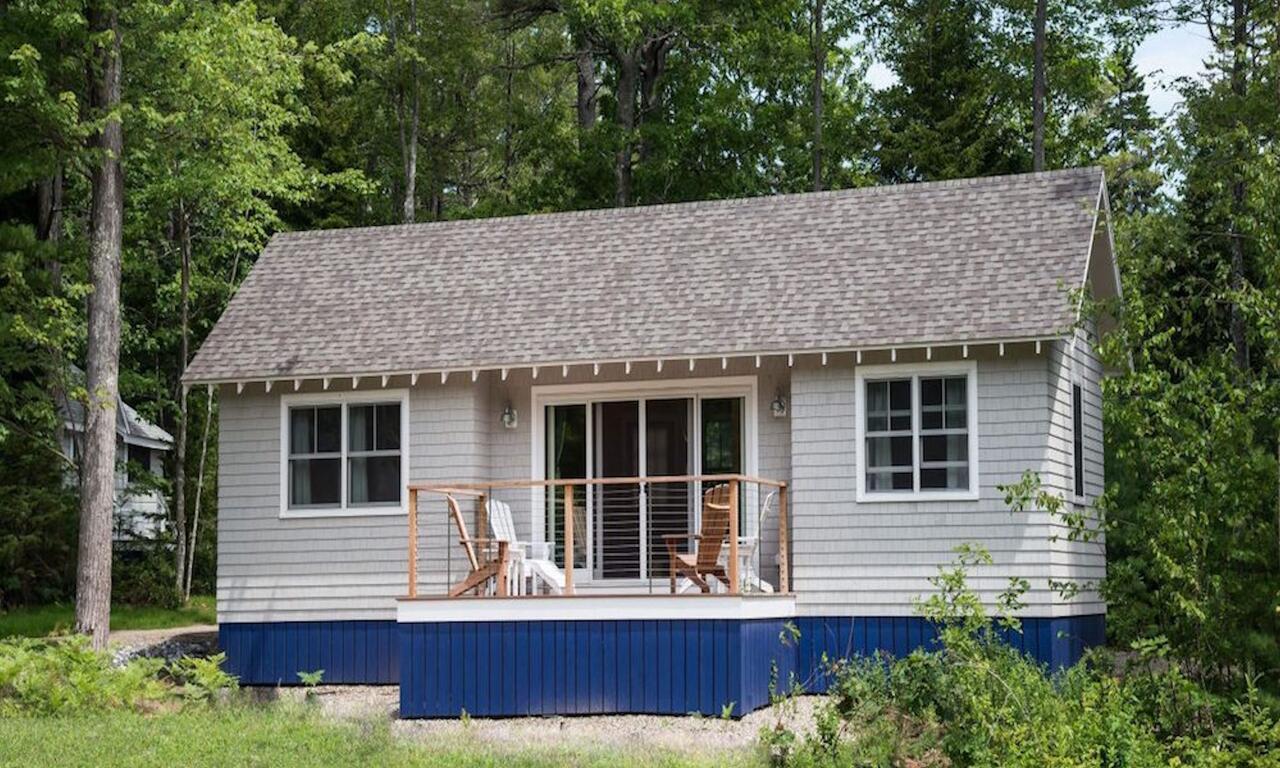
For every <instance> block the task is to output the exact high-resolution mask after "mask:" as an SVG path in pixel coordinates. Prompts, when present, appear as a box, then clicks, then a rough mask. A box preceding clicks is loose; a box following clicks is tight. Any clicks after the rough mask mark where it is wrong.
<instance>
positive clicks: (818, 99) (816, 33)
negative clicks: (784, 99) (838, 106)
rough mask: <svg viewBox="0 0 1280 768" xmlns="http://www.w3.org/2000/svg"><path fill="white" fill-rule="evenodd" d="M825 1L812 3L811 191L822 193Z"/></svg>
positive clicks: (825, 57) (825, 50)
mask: <svg viewBox="0 0 1280 768" xmlns="http://www.w3.org/2000/svg"><path fill="white" fill-rule="evenodd" d="M825 5H826V3H825V0H814V3H813V191H814V192H821V191H822V106H823V105H822V95H823V94H822V90H823V83H824V82H825V80H826V68H827V49H826V44H825V43H824V42H823V39H822V24H823V22H822V12H823V10H824V6H825Z"/></svg>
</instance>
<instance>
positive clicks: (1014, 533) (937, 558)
mask: <svg viewBox="0 0 1280 768" xmlns="http://www.w3.org/2000/svg"><path fill="white" fill-rule="evenodd" d="M1051 366H1052V358H1051V356H1050V355H1047V354H1040V355H1035V354H1025V353H1020V354H1018V355H1010V356H1007V357H999V356H997V355H995V354H993V353H988V352H986V351H984V352H983V356H982V357H981V359H979V361H978V363H977V386H978V439H979V462H980V463H979V485H980V493H979V498H978V500H976V501H921V502H914V501H894V502H864V503H857V502H856V493H857V491H856V489H857V484H856V477H855V472H856V454H857V451H858V450H859V446H858V445H857V440H856V436H855V428H856V418H857V414H855V412H854V404H855V380H856V379H855V376H856V372H855V366H852V365H843V366H839V365H837V366H827V367H825V368H823V367H813V366H805V367H798V368H797V369H796V370H795V371H794V372H793V373H792V380H791V391H792V404H793V412H792V418H791V430H792V472H793V475H794V479H793V494H794V499H795V501H794V506H795V515H794V523H793V530H794V534H793V541H794V544H793V553H792V562H793V564H794V565H793V572H794V579H793V585H794V587H795V590H796V593H797V600H798V601H799V604H800V606H801V608H802V610H803V611H804V612H806V613H814V614H830V615H852V616H878V615H879V616H901V615H904V613H910V612H911V610H912V599H913V598H915V597H916V596H918V595H921V594H925V593H928V592H929V591H930V590H931V589H932V587H931V585H930V584H929V581H928V580H929V578H930V577H932V576H934V575H936V574H937V572H938V568H939V567H940V566H945V565H947V564H948V563H950V562H951V561H952V559H953V557H954V554H953V549H954V548H955V547H956V546H958V545H960V544H962V543H966V542H975V543H979V544H982V545H983V546H985V547H987V549H988V550H989V551H990V552H991V555H992V558H993V560H994V563H993V565H992V566H990V567H984V568H979V569H977V570H976V571H975V572H974V574H973V577H972V578H971V585H972V586H973V587H974V588H975V589H977V590H978V591H979V593H980V594H981V595H982V596H983V598H984V599H986V600H988V601H993V600H994V599H995V597H996V596H997V595H998V594H999V592H1000V591H1001V590H1003V589H1004V588H1005V586H1007V584H1008V578H1009V577H1011V576H1018V577H1022V578H1026V579H1028V581H1029V582H1030V584H1031V591H1030V592H1028V593H1027V595H1026V596H1025V602H1026V604H1027V615H1034V616H1050V615H1058V614H1060V613H1061V612H1062V611H1063V610H1064V609H1063V607H1062V606H1061V605H1059V603H1060V602H1061V601H1060V600H1059V598H1058V597H1057V596H1056V594H1055V593H1054V592H1053V591H1052V590H1050V588H1049V583H1048V582H1049V578H1050V577H1051V576H1052V575H1053V574H1054V570H1053V567H1054V566H1053V564H1054V563H1055V562H1056V559H1055V558H1057V557H1059V555H1058V554H1057V552H1058V549H1059V548H1060V546H1059V545H1055V544H1054V543H1053V542H1051V541H1050V537H1051V536H1052V535H1054V534H1055V533H1057V532H1058V526H1056V525H1055V524H1054V523H1053V521H1052V520H1050V519H1049V516H1048V515H1047V514H1045V513H1043V512H1038V511H1031V512H1026V513H1021V514H1018V515H1014V514H1013V513H1011V512H1009V510H1008V509H1007V508H1006V507H1005V505H1004V500H1003V494H1002V493H1001V492H1000V490H999V488H998V486H1000V485H1003V484H1008V483H1013V482H1016V481H1017V480H1018V479H1019V478H1020V477H1021V475H1022V473H1023V471H1024V470H1031V471H1035V472H1039V473H1041V474H1042V475H1046V474H1050V473H1051V472H1052V471H1053V461H1052V459H1051V456H1050V439H1049V432H1050V412H1049V409H1048V407H1047V403H1048V400H1049V394H1050V389H1051V384H1050V379H1051ZM1064 555H1065V551H1064Z"/></svg>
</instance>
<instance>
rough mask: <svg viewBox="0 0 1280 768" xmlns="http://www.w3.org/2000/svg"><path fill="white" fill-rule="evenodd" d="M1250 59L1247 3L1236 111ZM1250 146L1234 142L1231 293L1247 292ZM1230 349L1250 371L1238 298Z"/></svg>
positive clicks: (1235, 52)
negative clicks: (1244, 220)
mask: <svg viewBox="0 0 1280 768" xmlns="http://www.w3.org/2000/svg"><path fill="white" fill-rule="evenodd" d="M1248 57H1249V18H1248V14H1247V11H1246V8H1245V0H1232V3H1231V93H1232V95H1233V96H1235V97H1236V99H1238V101H1237V104H1236V109H1243V106H1244V99H1245V95H1246V91H1247V86H1248V83H1247V82H1246V79H1245V78H1246V72H1245V68H1246V67H1247V66H1248ZM1247 152H1248V146H1247V145H1246V144H1245V141H1244V139H1242V138H1237V139H1236V141H1235V155H1236V156H1235V157H1234V158H1232V163H1231V166H1232V170H1231V176H1232V180H1231V224H1230V226H1229V227H1228V230H1229V232H1230V234H1231V290H1232V291H1233V292H1239V291H1241V290H1243V289H1244V281H1245V269H1244V260H1245V257H1244V233H1243V232H1241V231H1240V222H1241V219H1242V218H1243V217H1244V215H1245V210H1244V209H1245V193H1246V190H1245V178H1244V169H1245V162H1246V159H1245V156H1246V154H1247ZM1231 346H1232V347H1233V348H1234V352H1235V364H1236V367H1237V368H1238V369H1239V370H1240V371H1241V372H1247V371H1248V370H1249V367H1250V366H1249V339H1248V337H1247V336H1246V335H1245V324H1244V312H1243V311H1242V310H1241V309H1240V299H1239V296H1238V295H1237V296H1233V297H1232V298H1231Z"/></svg>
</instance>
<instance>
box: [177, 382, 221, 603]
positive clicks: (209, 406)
mask: <svg viewBox="0 0 1280 768" xmlns="http://www.w3.org/2000/svg"><path fill="white" fill-rule="evenodd" d="M211 421H213V386H212V385H210V386H209V387H208V394H206V395H205V400H204V428H203V429H202V430H201V435H200V463H199V464H198V465H197V468H196V472H197V474H196V498H195V504H194V505H192V508H191V539H190V540H189V541H188V543H187V563H186V572H185V575H184V576H183V582H182V601H183V602H184V603H185V602H188V601H190V600H191V575H192V574H193V573H194V572H195V567H196V536H197V534H199V532H200V498H201V496H203V494H204V462H205V458H206V457H207V456H208V455H209V422H211ZM180 572H181V571H180Z"/></svg>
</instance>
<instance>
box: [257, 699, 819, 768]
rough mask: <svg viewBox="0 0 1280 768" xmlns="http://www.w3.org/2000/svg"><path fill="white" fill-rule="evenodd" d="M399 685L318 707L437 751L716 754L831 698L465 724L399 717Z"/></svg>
mask: <svg viewBox="0 0 1280 768" xmlns="http://www.w3.org/2000/svg"><path fill="white" fill-rule="evenodd" d="M399 696H400V693H399V689H398V688H397V687H396V686H356V685H350V686H319V687H317V688H315V689H313V704H314V706H316V707H318V708H319V710H320V711H321V712H323V713H324V714H325V715H327V716H330V717H333V718H334V719H340V720H377V719H386V720H389V721H391V729H392V732H393V733H395V734H396V735H397V736H400V737H402V738H405V739H411V740H417V741H423V742H429V743H431V744H432V745H433V746H437V747H439V746H449V745H453V744H456V745H458V746H467V747H475V746H479V747H481V748H485V749H488V750H491V751H494V752H499V753H503V752H516V751H525V752H527V751H529V750H533V751H555V752H563V751H569V752H576V753H582V752H587V753H589V752H593V751H598V750H612V751H623V752H635V751H637V750H640V751H644V750H652V751H660V752H667V753H675V754H681V755H688V756H690V757H712V756H717V755H721V756H723V755H725V754H726V753H733V752H737V753H744V754H745V753H747V752H750V751H751V750H753V749H755V748H756V744H757V741H758V738H759V735H760V730H761V729H762V728H772V727H773V726H774V725H775V724H776V723H777V722H778V720H779V718H781V719H782V721H783V722H784V723H785V724H786V725H787V726H788V727H789V728H791V729H792V730H793V731H795V732H797V733H804V734H808V733H812V731H813V721H814V715H815V712H816V711H817V709H818V707H819V706H820V705H821V704H822V702H823V701H824V700H825V699H824V697H821V696H803V697H800V698H798V699H795V700H793V701H792V702H791V703H789V704H787V705H786V706H785V707H784V708H783V709H779V708H777V707H769V708H766V709H761V710H758V711H756V712H752V713H751V714H749V715H747V716H746V717H743V718H742V719H740V720H722V719H719V718H711V717H699V716H696V715H690V716H685V717H661V716H654V715H595V716H581V717H560V716H548V717H516V718H504V719H485V718H470V719H466V720H461V719H453V720H400V719H398V708H399ZM274 697H275V698H279V699H281V700H293V701H299V702H301V701H303V700H304V698H305V697H306V691H305V690H303V689H300V688H281V689H277V690H275V691H274Z"/></svg>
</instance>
